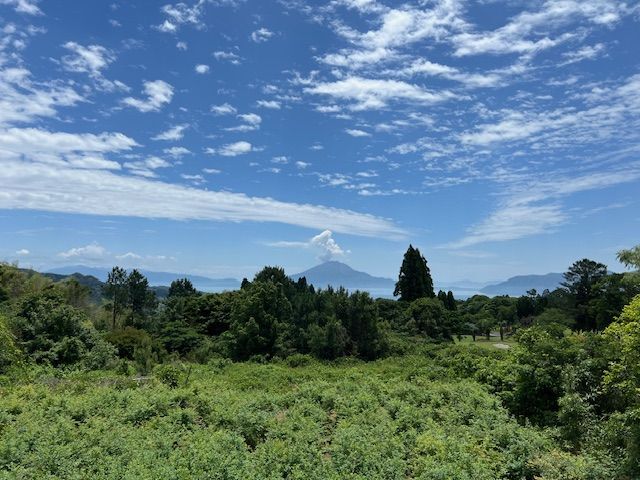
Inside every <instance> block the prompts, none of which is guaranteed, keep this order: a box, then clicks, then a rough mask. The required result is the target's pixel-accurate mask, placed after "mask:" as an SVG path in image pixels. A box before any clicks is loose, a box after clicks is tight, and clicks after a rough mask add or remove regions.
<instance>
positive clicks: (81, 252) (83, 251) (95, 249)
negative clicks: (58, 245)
mask: <svg viewBox="0 0 640 480" xmlns="http://www.w3.org/2000/svg"><path fill="white" fill-rule="evenodd" d="M106 254H107V250H106V249H105V248H104V247H103V246H101V245H100V244H98V243H95V242H94V243H91V244H89V245H86V246H84V247H76V248H71V249H69V250H67V251H66V252H60V253H59V254H58V256H59V257H62V258H65V259H87V260H97V259H101V258H104V256H105V255H106Z"/></svg>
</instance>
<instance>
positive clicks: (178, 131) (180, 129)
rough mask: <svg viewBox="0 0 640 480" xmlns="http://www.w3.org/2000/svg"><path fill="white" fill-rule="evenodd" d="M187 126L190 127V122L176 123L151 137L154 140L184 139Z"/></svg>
mask: <svg viewBox="0 0 640 480" xmlns="http://www.w3.org/2000/svg"><path fill="white" fill-rule="evenodd" d="M187 128H189V125H188V124H182V125H175V126H173V127H171V128H169V129H168V130H166V131H164V132H162V133H159V134H158V135H156V136H155V137H152V138H151V139H152V140H169V141H175V140H180V139H182V137H184V131H185V130H186V129H187Z"/></svg>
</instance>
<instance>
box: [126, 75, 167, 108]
mask: <svg viewBox="0 0 640 480" xmlns="http://www.w3.org/2000/svg"><path fill="white" fill-rule="evenodd" d="M144 93H145V94H146V95H147V98H145V99H142V100H141V99H139V98H133V97H127V98H125V99H124V100H123V101H122V103H124V104H125V105H127V106H129V107H134V108H137V109H138V110H140V111H141V112H143V113H146V112H157V111H158V110H160V109H161V108H162V106H163V105H164V104H166V103H169V102H171V99H172V98H173V87H172V86H171V85H170V84H168V83H167V82H165V81H163V80H154V81H151V82H144Z"/></svg>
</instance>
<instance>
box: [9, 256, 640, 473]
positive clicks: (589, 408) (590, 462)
mask: <svg viewBox="0 0 640 480" xmlns="http://www.w3.org/2000/svg"><path fill="white" fill-rule="evenodd" d="M618 259H619V260H620V262H621V265H620V266H618V265H616V266H614V267H615V268H618V269H622V268H621V267H624V268H625V270H626V273H611V271H610V270H609V268H608V267H607V266H606V265H603V264H600V263H598V262H595V261H592V260H589V259H581V260H577V261H576V262H575V263H573V264H572V265H570V266H568V268H567V271H566V273H565V274H564V278H565V281H564V283H563V284H562V286H561V288H558V289H557V290H554V291H544V292H536V291H535V290H531V291H529V292H528V293H527V295H524V296H521V297H519V298H514V297H508V296H497V297H492V298H490V297H487V296H483V295H475V296H473V297H471V298H468V299H465V300H461V299H456V298H454V295H453V293H452V292H444V291H438V292H436V291H435V290H434V281H433V279H432V277H431V273H430V270H429V266H428V262H427V260H426V259H425V257H424V256H423V255H422V253H421V252H420V251H419V250H418V249H416V248H414V247H413V246H409V248H408V249H407V251H406V253H405V255H404V258H402V259H398V263H399V264H400V268H399V275H398V281H397V284H396V288H395V291H394V292H393V293H394V296H395V297H396V298H397V299H395V300H391V299H382V298H378V299H376V298H373V297H372V296H370V295H369V294H368V293H366V292H361V291H355V292H350V291H347V290H345V289H343V288H339V289H333V288H317V287H316V286H313V285H311V284H309V283H307V281H306V280H305V279H304V278H301V279H299V280H297V281H293V280H292V279H291V278H289V277H288V276H287V274H286V273H285V271H284V270H283V269H282V268H279V267H265V268H264V269H262V270H261V271H260V272H258V273H257V274H256V275H255V276H254V278H253V279H251V280H249V279H244V280H243V281H242V286H241V288H240V289H239V290H236V291H227V292H222V293H203V292H199V291H197V290H196V289H195V288H194V286H193V285H192V284H191V282H190V281H189V280H188V279H186V278H183V279H176V280H175V281H174V282H173V283H172V284H171V286H170V287H169V289H168V293H167V296H166V297H163V298H158V297H157V296H156V294H155V293H154V290H153V289H152V288H151V287H150V285H149V282H148V280H147V279H146V278H145V277H144V275H142V274H141V273H140V272H139V271H138V270H135V269H134V270H131V271H126V270H125V269H123V268H120V267H114V268H113V269H112V270H111V272H110V274H109V277H108V280H107V282H106V283H105V284H104V288H102V290H101V291H100V292H99V294H98V295H97V298H96V295H92V292H91V290H90V289H89V288H88V287H86V286H83V285H81V284H80V283H79V282H78V281H77V280H76V279H74V278H72V277H69V278H66V279H63V280H60V281H53V280H51V279H49V278H46V277H45V276H43V275H41V274H39V273H37V272H33V271H29V270H24V269H20V268H18V266H17V265H9V264H0V479H58V478H60V479H87V478H96V479H351V480H355V479H363V480H364V479H385V480H387V479H434V480H435V479H442V480H444V479H469V480H471V479H474V480H475V479H480V480H482V479H514V480H515V479H532V480H533V479H553V480H556V479H557V480H561V479H562V480H567V479H568V480H573V479H575V480H582V479H585V480H586V479H590V480H591V479H592V480H597V479H621V480H623V479H637V478H640V246H637V247H635V248H633V249H630V250H623V251H621V252H619V253H618ZM390 293H391V292H390Z"/></svg>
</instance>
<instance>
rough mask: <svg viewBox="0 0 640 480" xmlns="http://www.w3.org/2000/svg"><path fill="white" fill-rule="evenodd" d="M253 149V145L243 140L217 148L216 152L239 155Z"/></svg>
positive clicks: (223, 154)
mask: <svg viewBox="0 0 640 480" xmlns="http://www.w3.org/2000/svg"><path fill="white" fill-rule="evenodd" d="M252 150H253V145H251V144H250V143H249V142H245V141H243V140H241V141H239V142H234V143H228V144H226V145H223V146H222V147H220V148H218V149H217V150H215V153H217V154H218V155H222V156H223V157H237V156H238V155H244V154H245V153H249V152H251V151H252Z"/></svg>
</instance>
